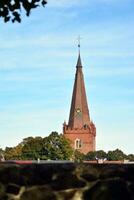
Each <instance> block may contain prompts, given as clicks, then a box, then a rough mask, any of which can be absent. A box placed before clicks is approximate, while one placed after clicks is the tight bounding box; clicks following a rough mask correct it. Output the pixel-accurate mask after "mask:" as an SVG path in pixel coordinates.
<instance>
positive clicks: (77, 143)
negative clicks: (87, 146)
mask: <svg viewBox="0 0 134 200" xmlns="http://www.w3.org/2000/svg"><path fill="white" fill-rule="evenodd" d="M80 148H82V141H81V140H80V139H76V140H75V149H80Z"/></svg>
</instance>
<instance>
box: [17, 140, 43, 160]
mask: <svg viewBox="0 0 134 200" xmlns="http://www.w3.org/2000/svg"><path fill="white" fill-rule="evenodd" d="M21 144H22V146H23V147H22V153H21V159H23V160H37V159H38V158H41V156H42V147H43V139H42V138H41V137H35V138H33V137H28V138H25V139H23V142H22V143H21Z"/></svg>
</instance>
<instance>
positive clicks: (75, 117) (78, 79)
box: [63, 38, 96, 154]
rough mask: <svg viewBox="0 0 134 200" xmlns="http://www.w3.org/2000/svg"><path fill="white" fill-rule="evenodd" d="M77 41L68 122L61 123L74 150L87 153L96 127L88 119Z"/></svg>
mask: <svg viewBox="0 0 134 200" xmlns="http://www.w3.org/2000/svg"><path fill="white" fill-rule="evenodd" d="M78 41H79V43H78V50H79V52H78V60H77V65H76V74H75V81H74V88H73V94H72V102H71V108H70V115H69V121H68V124H66V123H64V124H63V134H64V136H65V137H66V138H67V139H69V140H70V141H71V146H72V148H73V149H74V150H79V151H80V152H81V153H84V154H87V153H88V152H89V151H95V136H96V128H95V125H94V124H93V122H92V121H91V120H90V115H89V110H88V104H87V97H86V90H85V83H84V76H83V72H82V62H81V56H80V38H79V40H78Z"/></svg>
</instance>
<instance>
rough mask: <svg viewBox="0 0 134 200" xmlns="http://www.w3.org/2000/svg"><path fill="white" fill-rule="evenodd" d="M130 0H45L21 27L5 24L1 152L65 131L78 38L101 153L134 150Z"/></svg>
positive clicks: (0, 59)
mask: <svg viewBox="0 0 134 200" xmlns="http://www.w3.org/2000/svg"><path fill="white" fill-rule="evenodd" d="M133 10H134V2H133V0H83V1H80V0H79V1H78V0H70V1H68V0H57V1H56V0H48V4H47V6H46V7H45V8H41V7H40V8H37V9H35V10H33V11H32V13H31V16H30V17H29V18H27V17H25V16H24V17H23V19H22V23H21V24H17V23H16V24H11V23H7V24H4V23H3V22H2V20H1V21H0V147H2V148H4V147H5V146H14V145H17V144H18V143H19V142H21V141H22V139H23V138H26V137H28V136H42V137H45V136H46V135H48V134H49V133H51V131H58V132H62V123H63V122H64V120H66V121H68V116H69V110H70V102H71V95H72V88H73V82H74V75H75V66H76V61H77V56H78V55H77V54H78V50H77V37H78V35H81V37H82V40H81V57H82V63H83V72H84V77H85V84H86V91H87V97H88V103H89V110H90V116H91V118H92V119H93V121H94V123H95V124H96V128H97V138H96V144H97V149H103V150H105V151H107V150H113V149H116V148H119V149H122V150H123V151H124V152H125V153H134V145H133V143H134V142H133V141H134V78H133V77H134V12H133Z"/></svg>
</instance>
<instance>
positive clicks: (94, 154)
mask: <svg viewBox="0 0 134 200" xmlns="http://www.w3.org/2000/svg"><path fill="white" fill-rule="evenodd" d="M104 158H107V153H106V152H105V151H103V150H99V151H91V152H89V153H87V155H86V156H85V159H86V160H96V159H104Z"/></svg>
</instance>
